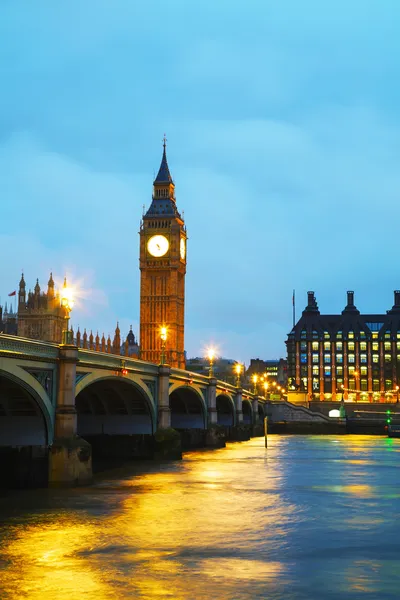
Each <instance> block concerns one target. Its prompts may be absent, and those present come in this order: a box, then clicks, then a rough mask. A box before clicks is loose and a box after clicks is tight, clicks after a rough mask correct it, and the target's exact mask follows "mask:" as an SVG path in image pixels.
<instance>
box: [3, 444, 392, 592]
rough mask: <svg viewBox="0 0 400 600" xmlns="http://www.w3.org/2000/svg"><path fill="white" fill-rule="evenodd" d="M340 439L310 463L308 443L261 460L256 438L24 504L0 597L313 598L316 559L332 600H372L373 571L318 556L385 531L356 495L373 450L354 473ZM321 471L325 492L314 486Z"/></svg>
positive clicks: (368, 490)
mask: <svg viewBox="0 0 400 600" xmlns="http://www.w3.org/2000/svg"><path fill="white" fill-rule="evenodd" d="M342 439H343V438H342ZM342 439H341V441H340V445H339V444H331V442H332V441H334V440H331V439H329V438H325V441H323V440H317V442H318V443H317V446H318V447H319V448H321V449H322V450H323V451H324V452H328V453H330V454H329V455H327V456H326V457H325V458H324V459H321V458H318V459H317V460H316V462H315V463H312V460H311V459H310V448H311V449H312V448H313V447H314V446H313V445H314V444H315V441H316V440H315V439H314V440H310V441H308V440H307V439H304V438H301V437H299V438H297V439H296V438H292V439H290V438H287V437H285V436H282V437H278V436H271V440H270V444H269V448H268V449H267V450H265V448H264V447H263V439H262V438H261V439H255V440H252V441H251V442H246V443H242V444H233V445H228V447H227V448H226V449H221V450H218V451H214V452H198V453H196V452H192V453H189V454H187V455H186V457H185V459H184V460H183V461H182V462H179V463H170V464H167V465H160V466H159V470H157V467H154V466H153V468H151V469H150V467H149V468H148V469H149V471H148V472H142V471H141V472H140V473H137V472H136V473H135V474H134V475H132V474H127V475H126V477H125V478H119V479H107V480H104V479H103V480H100V481H99V482H98V483H97V484H96V485H94V486H93V487H92V488H88V489H82V490H75V491H69V492H68V491H65V492H57V495H55V496H54V501H53V503H52V501H51V499H52V498H53V496H51V494H52V493H53V492H51V491H46V492H43V495H42V496H40V495H39V496H38V495H36V496H35V497H34V499H33V500H32V501H33V502H35V503H36V505H35V506H34V507H32V511H29V510H28V511H26V510H25V511H23V510H21V511H20V512H18V511H17V513H15V512H14V513H13V518H12V519H11V520H10V521H9V522H7V523H6V524H5V526H3V527H1V524H0V549H1V551H2V552H1V554H0V598H1V599H2V600H3V598H7V599H10V600H20V599H24V598H27V599H32V600H39V598H40V599H42V598H46V599H48V600H74V599H75V598H79V599H80V598H84V599H85V600H95V599H96V600H106V599H107V600H108V599H109V598H110V599H113V598H118V599H119V598H122V599H124V598H141V599H149V600H150V599H158V598H171V599H174V600H189V599H190V600H192V599H193V600H203V599H204V600H205V599H209V598H215V599H220V600H239V599H240V600H242V599H246V600H247V599H248V600H250V599H253V598H256V597H259V598H268V597H271V598H276V599H278V598H279V599H283V598H285V600H292V599H295V598H296V595H292V594H291V590H292V589H295V587H296V585H299V586H300V588H302V589H306V588H307V586H312V585H313V581H314V580H313V578H316V579H315V584H314V585H315V588H310V589H311V590H313V589H317V588H318V589H320V586H321V581H320V580H319V579H318V577H322V574H321V568H322V567H321V566H319V567H317V566H316V565H317V564H319V563H318V561H321V560H323V559H324V558H325V556H324V553H325V554H326V557H327V558H326V560H329V561H332V562H331V563H329V568H328V570H329V572H331V571H332V572H334V573H337V574H338V576H337V582H336V585H337V589H338V590H339V589H340V590H341V593H342V594H343V593H344V592H343V590H344V589H347V590H352V591H354V593H359V592H362V591H369V592H371V590H372V591H375V590H376V588H377V585H378V584H377V581H378V580H379V577H380V572H381V571H380V569H381V566H382V565H381V566H379V565H378V566H376V564H377V563H376V562H373V561H371V562H370V563H369V562H368V560H367V559H365V560H355V557H352V558H351V560H349V559H345V562H343V557H342V556H341V553H340V552H339V551H338V552H337V553H336V551H335V550H332V548H331V547H330V546H329V537H328V532H329V531H333V532H336V533H337V534H338V535H339V538H338V539H339V541H340V544H342V545H343V546H344V547H345V546H346V544H348V543H349V537H348V532H349V531H351V532H352V534H351V535H352V536H357V535H358V536H360V535H362V534H363V533H364V534H365V535H367V534H369V530H370V529H371V528H373V527H375V528H377V530H378V528H379V527H382V526H383V525H384V524H385V515H384V514H383V513H382V512H379V511H378V512H375V513H374V514H369V513H368V510H369V509H366V508H365V506H366V500H368V499H371V498H374V497H375V496H376V495H377V493H378V492H377V489H378V490H379V489H380V488H377V487H376V486H375V485H374V484H373V483H370V482H369V483H368V484H366V483H365V481H366V474H368V473H369V474H370V475H371V473H373V472H374V469H375V466H374V465H372V464H371V462H373V458H376V457H374V452H373V451H372V450H371V447H375V446H376V447H378V446H377V442H376V441H375V440H373V439H371V438H369V441H368V440H364V444H366V445H369V456H367V454H368V453H367V451H366V450H365V448H364V447H362V446H361V447H362V449H361V450H360V455H362V456H363V457H364V456H365V462H364V458H353V451H354V447H360V442H359V440H358V439H354V437H353V436H349V437H348V438H345V439H343V441H342ZM379 444H380V446H379V448H380V452H384V451H385V446H384V445H383V444H384V442H383V441H380V442H379ZM332 449H333V450H332ZM350 452H351V454H349V453H350ZM350 456H351V458H350ZM346 457H348V458H349V460H347V458H346ZM338 458H339V462H338ZM392 460H393V455H392ZM318 461H319V462H318ZM327 469H328V471H327ZM329 469H333V470H331V471H329ZM314 471H315V472H316V473H317V475H316V476H314ZM327 472H328V474H329V473H331V478H332V482H329V477H328V483H324V482H321V483H319V481H318V479H319V478H321V477H326V475H327ZM307 477H311V479H309V480H307ZM315 477H316V479H315ZM305 480H307V481H308V483H305ZM325 481H326V479H325ZM321 491H322V492H327V499H325V498H324V499H323V500H322V501H321V495H320V494H319V495H318V496H316V494H315V492H321ZM393 493H394V492H393ZM49 498H50V502H49ZM336 498H339V499H340V502H343V501H344V502H345V505H344V509H343V506H342V505H341V504H340V503H339V504H337V505H335V502H337V500H336ZM348 498H350V499H351V501H349V500H346V499H348ZM56 500H57V501H56ZM321 502H322V503H323V504H321ZM355 502H360V503H361V504H360V509H359V511H358V512H355V511H354V506H355V504H354V503H355ZM368 502H369V504H371V501H370V500H368ZM60 503H61V505H62V510H61V511H60V510H59V509H58V508H56V507H57V506H59V505H60ZM363 503H364V504H363ZM333 506H336V512H335V513H334V516H332V517H331V519H332V520H331V521H329V518H330V514H331V512H330V511H331V508H332V507H333ZM324 510H325V512H324ZM338 510H343V512H341V513H340V512H339V516H338V513H337V511H338ZM323 512H324V517H321V514H322V513H323ZM332 514H333V513H332ZM323 519H327V521H326V525H324V523H322V529H320V527H321V521H323ZM343 532H344V533H343ZM2 533H3V539H2V538H1V534H2ZM341 536H344V537H343V542H342V537H341ZM354 539H356V538H354ZM377 539H378V538H377ZM351 540H353V537H352V538H351ZM358 543H359V544H361V542H360V541H358ZM340 544H339V545H340ZM337 545H338V541H337V540H336V538H335V542H334V544H333V546H332V547H333V548H335V547H337ZM307 556H309V558H307ZM307 560H309V561H310V562H309V563H307V562H304V561H307ZM373 565H375V566H373ZM378 567H379V568H378ZM332 581H333V580H332ZM307 589H308V588H307ZM301 597H302V598H303V597H304V596H301ZM309 597H310V598H312V597H315V598H317V597H318V598H320V597H321V598H322V596H319V595H316V596H312V595H309ZM343 597H346V598H350V597H351V596H350V595H346V596H343Z"/></svg>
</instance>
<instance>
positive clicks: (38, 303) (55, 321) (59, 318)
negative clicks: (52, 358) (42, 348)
mask: <svg viewBox="0 0 400 600" xmlns="http://www.w3.org/2000/svg"><path fill="white" fill-rule="evenodd" d="M64 285H65V286H66V281H64ZM66 316H67V312H66V309H65V308H64V307H63V306H62V302H61V294H60V292H59V291H56V290H55V288H54V280H53V275H52V274H51V273H50V278H49V281H48V283H47V291H46V292H42V291H41V289H40V285H39V281H38V280H36V285H35V287H34V290H33V292H32V291H30V290H29V292H28V294H26V285H25V280H24V275H22V277H21V281H20V282H19V291H18V327H17V332H18V335H19V336H21V337H26V338H32V339H34V340H43V341H45V342H55V343H57V344H61V342H62V332H63V329H64V327H65V318H66Z"/></svg>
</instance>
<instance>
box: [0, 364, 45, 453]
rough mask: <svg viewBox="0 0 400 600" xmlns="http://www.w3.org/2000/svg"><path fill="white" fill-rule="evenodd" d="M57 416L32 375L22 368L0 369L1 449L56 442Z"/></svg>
mask: <svg viewBox="0 0 400 600" xmlns="http://www.w3.org/2000/svg"><path fill="white" fill-rule="evenodd" d="M10 367H11V365H10ZM10 367H9V368H10ZM53 413H54V409H53V407H52V405H51V402H50V399H49V397H48V395H47V394H46V392H45V390H44V389H43V387H42V386H41V385H40V383H39V382H38V381H37V380H36V379H35V378H34V377H33V376H32V375H30V374H29V373H27V372H26V371H24V370H23V369H21V368H20V367H15V369H13V370H12V371H11V369H10V370H8V371H3V370H2V369H0V446H3V447H4V446H47V445H48V444H49V443H51V442H52V440H53Z"/></svg>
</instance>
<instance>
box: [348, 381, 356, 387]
mask: <svg viewBox="0 0 400 600" xmlns="http://www.w3.org/2000/svg"><path fill="white" fill-rule="evenodd" d="M349 388H350V389H351V390H355V389H356V382H355V380H354V379H349Z"/></svg>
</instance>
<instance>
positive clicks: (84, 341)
mask: <svg viewBox="0 0 400 600" xmlns="http://www.w3.org/2000/svg"><path fill="white" fill-rule="evenodd" d="M87 341H88V336H87V333H86V329H85V330H84V332H83V348H85V349H86V348H87Z"/></svg>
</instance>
